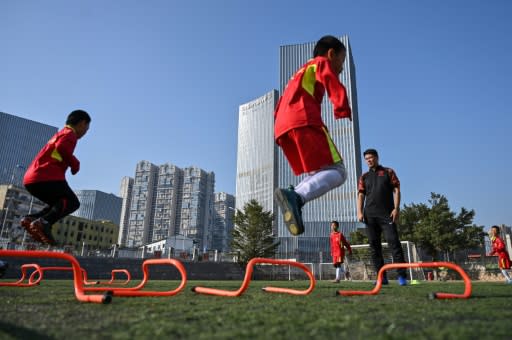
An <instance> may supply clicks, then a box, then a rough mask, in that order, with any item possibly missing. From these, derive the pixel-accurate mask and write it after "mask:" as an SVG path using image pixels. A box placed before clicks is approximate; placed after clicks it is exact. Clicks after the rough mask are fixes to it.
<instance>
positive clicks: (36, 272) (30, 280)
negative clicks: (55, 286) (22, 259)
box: [28, 265, 73, 283]
mask: <svg viewBox="0 0 512 340" xmlns="http://www.w3.org/2000/svg"><path fill="white" fill-rule="evenodd" d="M36 266H37V265H36ZM38 267H39V266H38ZM47 270H68V271H73V267H39V271H40V272H39V273H38V271H37V270H36V271H34V272H33V273H32V275H30V278H29V279H28V282H35V283H39V282H40V281H41V280H42V279H43V273H44V272H45V271H47ZM36 274H39V275H37V278H35V277H36Z"/></svg>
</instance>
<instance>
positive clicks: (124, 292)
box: [84, 259, 187, 296]
mask: <svg viewBox="0 0 512 340" xmlns="http://www.w3.org/2000/svg"><path fill="white" fill-rule="evenodd" d="M155 264H160V265H161V264H168V265H172V266H175V267H176V268H177V269H178V271H179V272H180V274H181V283H180V285H179V286H178V288H176V289H174V290H170V291H143V290H142V288H144V286H145V285H146V283H147V282H148V280H149V271H148V267H149V266H150V265H155ZM142 271H143V273H144V276H143V279H142V282H141V283H140V284H139V285H138V286H136V287H128V288H112V287H86V288H84V290H85V291H91V292H98V291H106V292H109V293H111V294H113V295H115V296H172V295H176V294H178V293H179V292H180V291H181V290H183V288H185V285H186V284H187V272H186V270H185V267H184V266H183V264H181V262H180V261H178V260H175V259H149V260H146V261H144V262H143V263H142Z"/></svg>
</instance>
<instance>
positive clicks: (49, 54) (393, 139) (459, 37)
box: [0, 0, 512, 226]
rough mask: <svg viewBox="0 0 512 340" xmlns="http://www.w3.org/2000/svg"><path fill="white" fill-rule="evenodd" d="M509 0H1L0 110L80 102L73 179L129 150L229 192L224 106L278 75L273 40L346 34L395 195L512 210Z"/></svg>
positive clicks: (27, 112) (55, 108)
mask: <svg viewBox="0 0 512 340" xmlns="http://www.w3.org/2000/svg"><path fill="white" fill-rule="evenodd" d="M511 17H512V2H510V1H506V0H503V1H498V0H495V1H486V2H484V1H474V0H466V1H441V0H431V1H406V0H403V1H396V0H388V1H378V0H376V1H365V0H362V1H345V0H337V1H320V2H311V1H298V0H293V1H291V0H290V1H288V0H286V1H270V0H260V1H255V0H251V1H244V0H225V1H210V0H203V1H198V0H187V1H172V0H168V1H134V0H123V1H121V0H116V1H100V0H91V1H67V0H62V1H54V0H48V1H2V2H0V41H1V42H2V43H1V52H0V111H3V112H7V113H10V114H14V115H18V116H21V117H25V118H29V119H33V120H36V121H39V122H43V123H46V124H50V125H54V126H57V127H62V125H63V123H64V120H65V117H66V115H67V114H68V113H69V112H70V111H71V110H73V109H76V108H83V109H85V110H87V111H89V112H90V114H91V115H92V118H93V122H92V124H91V129H90V131H89V133H88V134H87V135H86V136H85V137H84V138H83V139H82V140H80V142H79V144H78V147H77V149H76V155H77V157H78V158H79V159H80V161H81V171H80V173H78V175H77V176H70V175H69V176H68V179H69V182H70V185H71V186H72V187H73V188H75V189H97V190H102V191H105V192H112V193H114V194H118V191H119V184H120V181H121V178H122V177H123V176H133V175H134V172H135V165H136V163H137V162H138V161H140V160H148V161H151V162H152V163H155V164H163V163H166V162H170V163H173V164H175V165H177V166H179V167H186V166H191V165H195V166H199V167H201V168H203V169H206V170H208V171H213V172H215V174H216V190H217V191H226V192H228V193H232V194H234V192H235V176H236V139H237V126H238V107H239V105H241V104H243V103H246V102H248V101H250V100H252V99H254V98H257V97H259V96H261V95H263V94H264V93H266V92H268V91H270V90H271V89H273V88H276V89H277V88H278V86H279V85H278V81H279V73H278V69H279V46H281V45H288V44H297V43H304V42H311V41H316V40H318V38H320V37H321V36H323V35H325V34H333V35H344V34H348V35H349V38H350V40H351V46H352V49H353V55H354V60H355V63H356V72H357V73H356V74H357V90H358V99H359V113H360V132H361V147H362V149H365V148H368V147H375V148H377V149H378V150H379V152H380V156H381V157H380V159H381V163H382V164H383V165H386V166H390V167H393V168H394V169H395V170H396V171H397V174H398V176H399V178H400V179H401V182H402V202H403V203H406V204H410V203H413V202H414V203H422V202H423V203H426V202H427V200H428V199H429V197H430V192H436V193H440V194H444V195H445V196H446V197H447V198H448V200H449V202H450V205H451V207H452V209H453V210H455V211H458V210H459V209H460V207H465V208H468V209H474V210H475V211H476V218H475V223H477V224H480V225H485V226H489V225H491V224H501V223H504V224H507V225H512V209H511V208H510V202H511V198H512V195H511V192H512V184H511V181H510V180H507V178H508V177H507V176H508V174H509V169H511V168H512V158H511V157H510V150H509V149H510V146H511V143H510V140H511V139H510V133H509V131H510V129H511V127H512V118H511V117H512V114H511V111H512V109H511V108H510V107H511V106H510V104H509V103H508V102H507V100H509V99H510V97H511V89H512V87H511V85H510V78H511V76H512V49H511V46H510V41H511V40H510V39H511V37H512V23H511V20H510V18H511Z"/></svg>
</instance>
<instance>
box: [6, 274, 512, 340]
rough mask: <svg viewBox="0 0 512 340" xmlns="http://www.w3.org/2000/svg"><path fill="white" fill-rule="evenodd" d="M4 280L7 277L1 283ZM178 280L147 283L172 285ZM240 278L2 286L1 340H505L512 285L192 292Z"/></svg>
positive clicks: (255, 287)
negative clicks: (84, 288) (89, 289)
mask: <svg viewBox="0 0 512 340" xmlns="http://www.w3.org/2000/svg"><path fill="white" fill-rule="evenodd" d="M2 281H3V282H5V281H6V280H2ZM178 283H179V282H178V281H153V282H150V283H149V284H148V286H147V288H146V289H151V290H172V289H174V288H175V287H177V286H178ZM240 284H241V282H238V281H209V282H204V281H201V282H200V281H192V282H188V283H187V286H186V288H185V290H183V291H182V292H180V293H179V294H177V295H175V296H170V297H131V298H129V297H117V296H114V297H113V300H112V302H111V303H110V304H106V305H102V304H93V303H82V302H79V301H78V300H77V299H76V298H75V295H74V290H73V286H72V282H71V281H57V280H43V281H42V282H41V284H40V285H39V286H36V287H31V288H16V287H0V300H1V301H0V315H1V317H0V339H36V338H37V339H240V338H246V339H368V338H371V339H374V338H376V339H397V338H398V339H400V338H401V339H404V338H408V339H507V338H510V336H511V334H512V311H511V310H512V309H511V308H510V306H511V305H512V285H506V284H504V283H502V282H499V283H498V282H474V283H473V293H472V297H471V298H470V299H450V300H431V299H429V298H428V297H427V296H428V294H429V293H431V292H449V293H458V294H461V293H463V291H464V286H463V283H462V281H455V282H424V281H423V282H421V283H420V284H418V285H409V286H406V287H400V286H398V285H397V284H396V283H395V282H391V283H390V284H389V285H388V286H385V287H383V288H382V290H381V292H380V293H379V294H378V295H374V296H353V297H343V296H336V295H335V292H336V290H337V289H350V290H353V289H362V290H370V289H371V288H372V284H371V283H369V282H343V281H342V282H341V283H340V284H333V283H330V282H326V281H322V282H317V285H316V288H315V290H313V292H312V293H311V294H310V295H308V296H292V295H286V294H276V293H266V292H263V291H262V290H261V288H262V287H265V286H269V285H272V286H280V287H290V288H296V289H306V288H307V287H308V281H290V282H288V281H277V282H276V281H272V282H271V281H252V282H251V284H250V287H249V289H248V290H247V291H246V292H245V293H244V294H242V295H241V296H239V297H216V296H206V295H198V294H196V293H193V292H192V291H191V288H192V287H193V286H198V285H199V286H207V287H215V288H221V289H229V290H236V289H238V287H239V286H240Z"/></svg>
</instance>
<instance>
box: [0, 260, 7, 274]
mask: <svg viewBox="0 0 512 340" xmlns="http://www.w3.org/2000/svg"><path fill="white" fill-rule="evenodd" d="M7 268H9V263H7V262H5V261H1V260H0V278H2V277H3V276H4V275H5V271H6V270H7Z"/></svg>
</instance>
